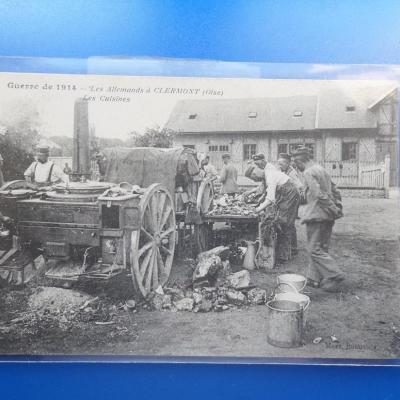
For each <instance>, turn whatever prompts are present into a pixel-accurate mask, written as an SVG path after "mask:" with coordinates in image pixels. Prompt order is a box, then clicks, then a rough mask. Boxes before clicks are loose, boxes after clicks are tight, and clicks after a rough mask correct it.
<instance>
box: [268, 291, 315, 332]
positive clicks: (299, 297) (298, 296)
mask: <svg viewBox="0 0 400 400" xmlns="http://www.w3.org/2000/svg"><path fill="white" fill-rule="evenodd" d="M274 300H287V301H294V302H295V303H298V304H299V305H300V307H302V308H303V327H305V326H306V320H307V309H308V306H309V305H310V302H311V300H310V298H309V297H308V296H306V295H305V294H303V293H291V292H287V293H277V294H276V295H275V297H274Z"/></svg>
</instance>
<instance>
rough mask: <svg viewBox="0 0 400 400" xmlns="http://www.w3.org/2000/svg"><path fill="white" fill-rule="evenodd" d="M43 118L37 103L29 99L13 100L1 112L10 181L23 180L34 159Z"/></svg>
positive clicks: (0, 142) (0, 144) (0, 147)
mask: <svg viewBox="0 0 400 400" xmlns="http://www.w3.org/2000/svg"><path fill="white" fill-rule="evenodd" d="M40 126H41V121H40V115H39V112H38V110H37V106H36V104H35V103H33V102H32V101H29V100H27V99H23V100H21V99H18V100H15V101H13V102H9V103H8V104H7V105H6V106H4V107H3V108H2V109H1V112H0V127H1V135H0V153H1V155H2V157H3V159H4V163H3V167H2V171H3V174H4V179H5V180H6V181H8V180H13V179H23V177H24V172H25V169H26V168H27V167H28V166H29V164H30V163H31V162H32V161H33V154H32V150H33V147H34V146H35V144H36V143H37V141H38V137H39V134H38V130H39V129H40Z"/></svg>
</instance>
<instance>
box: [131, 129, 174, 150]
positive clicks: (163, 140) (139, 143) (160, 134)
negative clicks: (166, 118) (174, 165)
mask: <svg viewBox="0 0 400 400" xmlns="http://www.w3.org/2000/svg"><path fill="white" fill-rule="evenodd" d="M129 136H130V138H129V142H128V143H130V144H132V145H133V146H135V147H172V144H173V142H174V138H175V131H173V130H171V129H165V128H163V129H160V127H155V128H146V130H145V132H144V133H142V134H140V133H137V132H131V133H130V134H129Z"/></svg>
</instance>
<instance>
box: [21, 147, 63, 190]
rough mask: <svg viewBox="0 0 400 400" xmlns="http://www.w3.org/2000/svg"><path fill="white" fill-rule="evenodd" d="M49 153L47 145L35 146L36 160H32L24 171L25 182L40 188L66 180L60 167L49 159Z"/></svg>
mask: <svg viewBox="0 0 400 400" xmlns="http://www.w3.org/2000/svg"><path fill="white" fill-rule="evenodd" d="M49 153H50V148H49V146H45V145H43V146H40V145H39V146H38V147H37V149H36V158H37V161H34V162H33V163H32V164H31V165H30V166H29V167H28V169H27V170H26V171H25V173H24V176H25V180H26V181H27V182H30V183H33V184H34V185H36V186H37V187H39V188H40V187H45V186H50V185H52V184H54V183H59V182H67V181H68V177H67V176H66V175H65V174H63V172H62V171H61V169H60V168H59V167H57V165H55V164H54V162H53V161H49Z"/></svg>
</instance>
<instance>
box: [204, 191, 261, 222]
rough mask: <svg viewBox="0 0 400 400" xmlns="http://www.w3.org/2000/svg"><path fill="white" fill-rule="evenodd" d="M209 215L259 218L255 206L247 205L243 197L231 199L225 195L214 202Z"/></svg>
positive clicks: (237, 196) (238, 196)
mask: <svg viewBox="0 0 400 400" xmlns="http://www.w3.org/2000/svg"><path fill="white" fill-rule="evenodd" d="M209 215H240V216H247V217H257V212H256V209H255V207H254V205H251V204H247V203H245V202H244V200H243V196H242V195H236V196H235V197H231V196H228V195H224V196H222V197H220V198H219V199H217V200H214V207H213V209H212V210H211V211H210V212H209Z"/></svg>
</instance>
